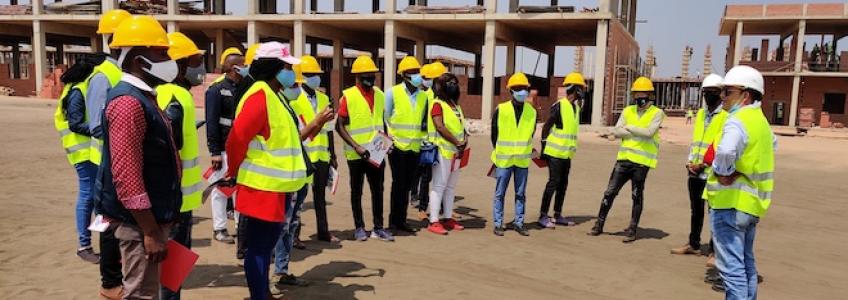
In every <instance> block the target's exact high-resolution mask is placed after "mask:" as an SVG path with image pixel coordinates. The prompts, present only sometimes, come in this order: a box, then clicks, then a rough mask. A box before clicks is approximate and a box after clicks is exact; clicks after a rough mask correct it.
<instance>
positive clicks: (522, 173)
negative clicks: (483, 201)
mask: <svg viewBox="0 0 848 300" xmlns="http://www.w3.org/2000/svg"><path fill="white" fill-rule="evenodd" d="M513 174H514V175H515V221H514V224H515V226H524V200H525V197H524V191H525V190H526V189H527V168H519V167H510V168H505V169H502V168H497V169H496V170H495V177H497V184H496V186H495V199H494V201H493V202H494V207H495V209H494V219H495V227H501V226H503V215H504V197H505V196H506V188H507V187H509V178H510V177H511V176H513Z"/></svg>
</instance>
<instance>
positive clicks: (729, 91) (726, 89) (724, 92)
mask: <svg viewBox="0 0 848 300" xmlns="http://www.w3.org/2000/svg"><path fill="white" fill-rule="evenodd" d="M734 91H739V93H742V91H743V90H742V89H741V88H738V87H735V86H726V87H724V88H722V89H721V94H722V95H723V96H730V95H731V94H733V92H734Z"/></svg>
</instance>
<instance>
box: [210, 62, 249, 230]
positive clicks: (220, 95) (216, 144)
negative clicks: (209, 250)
mask: <svg viewBox="0 0 848 300" xmlns="http://www.w3.org/2000/svg"><path fill="white" fill-rule="evenodd" d="M244 63H245V61H244V56H242V55H241V51H238V49H236V48H228V49H227V50H224V52H223V53H222V54H221V71H222V72H223V73H224V74H223V75H222V79H221V80H220V81H218V82H215V83H213V84H212V85H210V86H209V89H208V90H206V147H207V149H208V150H209V154H210V155H211V162H212V169H214V170H216V171H218V170H222V169H224V168H226V162H227V159H226V156H227V154H226V152H224V145H225V143H226V141H227V136H228V135H229V133H230V128H231V127H232V126H233V118H234V117H235V114H236V105H237V104H238V100H239V99H238V98H236V96H235V93H236V87H237V86H238V83H239V82H240V81H241V80H242V79H243V78H244V77H245V76H247V72H248V68H247V67H245V65H244ZM209 198H210V200H209V201H210V202H211V204H210V206H211V208H212V238H213V239H215V240H216V241H219V242H222V243H225V244H233V243H235V241H234V240H233V237H232V236H230V233H229V232H228V231H227V199H228V197H227V195H225V194H224V193H223V192H221V190H220V189H217V188H216V189H214V190H213V191H212V192H211V193H210V194H209Z"/></svg>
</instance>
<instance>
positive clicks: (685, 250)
mask: <svg viewBox="0 0 848 300" xmlns="http://www.w3.org/2000/svg"><path fill="white" fill-rule="evenodd" d="M671 254H677V255H687V254H691V255H697V254H701V251H700V250H698V249H695V248H692V246H690V245H689V244H686V245H683V246H680V247H678V248H674V249H671Z"/></svg>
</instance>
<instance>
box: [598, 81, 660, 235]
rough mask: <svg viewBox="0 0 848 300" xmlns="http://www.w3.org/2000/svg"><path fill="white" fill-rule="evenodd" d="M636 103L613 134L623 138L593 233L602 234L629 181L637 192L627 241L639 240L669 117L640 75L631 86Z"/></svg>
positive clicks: (621, 119) (652, 88)
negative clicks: (650, 174) (663, 127)
mask: <svg viewBox="0 0 848 300" xmlns="http://www.w3.org/2000/svg"><path fill="white" fill-rule="evenodd" d="M630 90H631V92H632V93H633V99H635V104H632V105H629V106H627V107H625V108H624V110H623V111H622V113H621V116H620V117H619V118H618V122H616V124H615V128H613V134H614V135H615V137H617V138H621V147H620V148H619V149H618V156H617V158H616V162H615V166H614V167H613V170H612V174H610V180H609V184H608V185H607V189H606V191H605V192H604V198H603V200H602V201H601V208H600V210H599V211H598V219H597V220H596V221H595V226H593V227H592V231H590V232H589V235H592V236H598V235H600V234H601V233H602V232H603V230H604V223H605V222H606V219H607V214H609V211H610V208H612V203H613V201H615V197H616V196H617V195H618V191H619V190H621V187H622V186H624V184H625V183H627V181H630V182H631V187H632V193H633V211H632V212H631V217H630V226H628V227H627V229H626V230H625V231H624V235H625V237H624V240H623V242H625V243H631V242H633V241H636V239H637V230H638V228H639V218H640V217H641V216H642V202H643V199H644V192H645V181H646V180H647V178H648V171H649V170H650V169H653V168H655V167H656V166H657V154H658V153H659V147H660V135H659V130H660V126H661V125H662V122H663V120H664V119H665V114H664V113H663V111H662V110H661V109H659V108H657V107H656V106H654V105H653V103H654V97H655V94H654V84H653V82H651V80H650V79H648V78H647V77H639V78H636V80H635V81H633V86H632V87H631V88H630Z"/></svg>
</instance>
